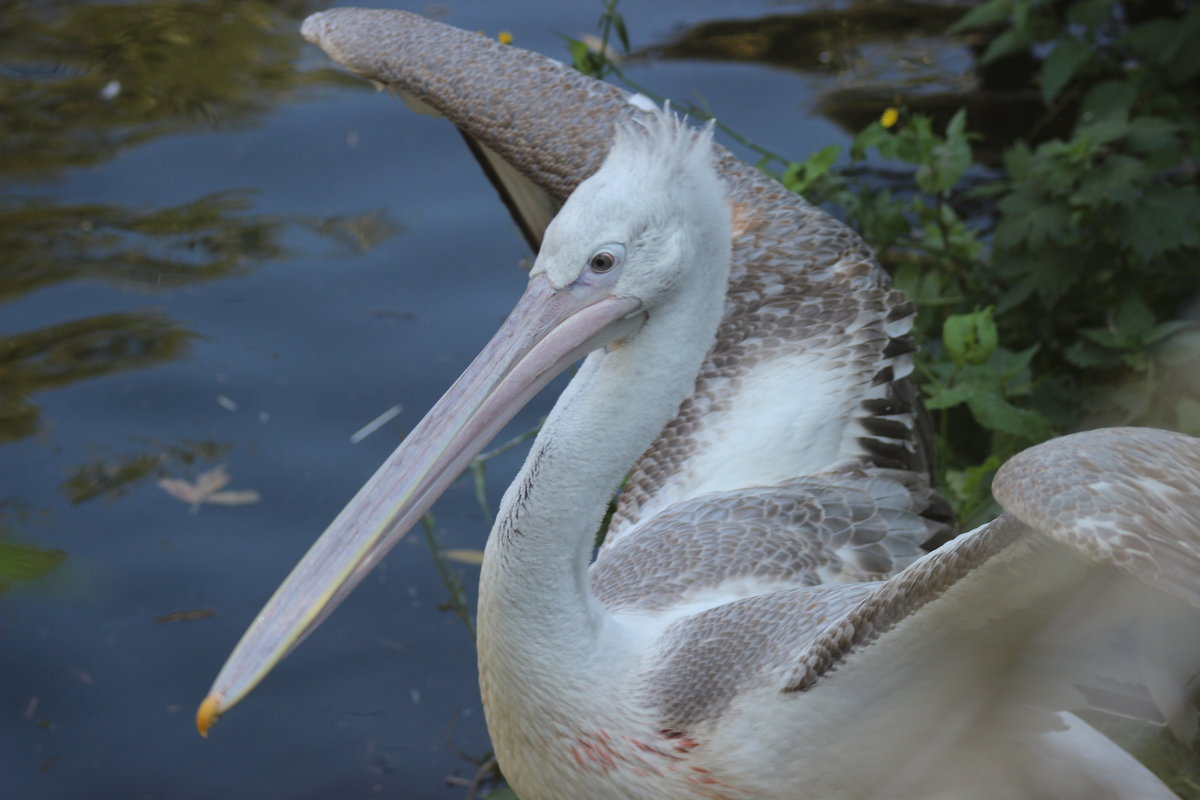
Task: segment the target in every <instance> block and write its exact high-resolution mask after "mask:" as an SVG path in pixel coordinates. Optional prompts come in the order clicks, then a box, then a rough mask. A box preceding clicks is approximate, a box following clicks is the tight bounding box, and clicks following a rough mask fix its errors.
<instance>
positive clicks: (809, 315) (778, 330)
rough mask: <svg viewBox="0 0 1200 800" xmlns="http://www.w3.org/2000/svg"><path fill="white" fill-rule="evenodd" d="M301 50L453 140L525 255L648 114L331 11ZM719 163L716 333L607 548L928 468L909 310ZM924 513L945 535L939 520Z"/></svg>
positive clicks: (807, 216) (307, 29) (856, 253)
mask: <svg viewBox="0 0 1200 800" xmlns="http://www.w3.org/2000/svg"><path fill="white" fill-rule="evenodd" d="M303 33H304V35H305V37H307V38H308V39H309V40H310V41H313V42H315V43H316V44H318V45H320V46H321V47H322V48H323V49H324V50H325V51H326V52H327V53H328V54H329V55H330V57H332V58H333V59H334V60H336V61H338V62H340V63H341V64H343V65H345V66H346V67H348V68H349V69H350V70H352V71H354V72H356V73H358V74H360V75H363V76H364V77H367V78H370V79H372V80H374V81H378V82H380V83H383V84H385V85H387V86H389V87H391V88H392V89H394V90H396V91H397V92H399V93H401V95H402V96H404V97H406V98H408V99H409V100H410V101H413V102H415V103H416V104H417V105H419V106H420V107H421V108H423V109H427V110H432V111H434V112H436V113H438V114H440V115H442V116H445V117H446V118H447V119H449V120H450V121H451V122H452V123H454V125H456V126H457V127H458V128H459V130H460V131H461V132H462V133H463V135H464V136H465V137H467V139H468V141H469V142H471V143H472V147H473V149H474V150H475V152H476V153H477V155H479V156H480V157H481V158H480V160H481V162H483V163H485V164H486V165H487V170H488V172H489V175H491V176H492V177H493V181H494V182H495V183H496V184H497V185H498V186H499V187H501V191H502V195H503V196H504V197H505V199H506V202H507V203H508V204H509V207H510V209H513V210H514V215H515V216H516V217H517V219H518V221H519V223H520V225H521V227H522V230H523V231H525V234H526V237H527V238H528V239H529V240H530V242H531V243H534V244H536V242H537V241H539V240H540V232H541V231H542V230H544V227H545V223H546V221H547V220H548V218H549V215H550V214H551V213H552V212H553V210H555V209H556V208H557V204H558V203H561V201H562V200H564V199H565V198H566V197H567V195H568V194H570V192H571V191H572V190H573V189H574V188H575V186H576V185H577V184H578V183H579V182H580V181H581V180H583V179H584V178H585V177H587V176H588V175H589V174H591V173H592V172H593V171H594V170H595V169H596V167H597V166H598V165H599V163H600V161H601V159H602V158H603V156H604V154H605V151H606V148H607V147H608V144H609V142H610V141H611V138H612V130H613V126H614V125H615V124H616V123H618V122H619V121H621V120H624V119H626V118H628V117H629V116H631V115H633V114H638V113H643V111H644V109H645V104H646V102H647V101H646V100H645V98H642V97H640V96H637V95H629V94H628V93H626V92H623V91H621V90H620V89H618V88H616V87H614V86H611V85H608V84H605V83H602V82H600V81H596V80H593V79H591V78H588V77H586V76H584V75H582V74H581V73H579V72H577V71H576V70H574V69H571V68H569V67H567V66H565V65H563V64H560V63H558V62H556V61H553V60H551V59H549V58H546V57H545V56H542V55H538V54H536V53H530V52H528V51H524V50H521V49H519V48H516V47H512V46H508V45H502V44H499V43H498V42H495V41H492V40H490V39H488V38H486V37H483V36H480V35H478V34H473V33H469V32H467V31H463V30H459V29H456V28H452V27H450V26H447V25H442V24H440V23H437V22H433V21H431V20H427V19H423V18H421V17H419V16H416V15H413V14H408V13H406V12H401V11H366V10H362V9H334V10H331V11H326V12H323V13H320V14H316V15H314V16H312V17H310V18H309V19H308V20H307V21H306V22H305V24H304V29H303ZM718 151H719V156H718V162H719V169H720V171H721V173H722V175H723V176H724V178H725V180H726V184H727V186H728V188H729V195H730V202H731V204H732V207H733V221H734V245H733V264H732V270H731V278H730V287H729V293H728V299H727V303H726V315H725V321H724V324H723V325H722V327H721V330H720V332H719V333H718V341H717V342H716V344H715V346H714V348H713V351H712V353H711V354H710V355H709V357H708V359H707V361H706V363H705V364H704V367H703V368H702V370H701V373H700V376H699V378H698V380H697V385H696V392H695V394H693V395H692V397H691V398H689V399H688V400H687V401H686V402H685V403H684V404H683V406H682V407H681V409H680V412H679V415H678V417H676V418H675V419H674V420H673V421H672V422H671V423H670V424H668V425H667V427H666V428H665V429H664V431H663V433H662V435H661V436H660V437H659V439H658V440H657V441H656V442H655V443H654V444H653V445H652V446H651V447H650V449H649V450H648V451H647V453H646V454H645V456H644V457H643V458H642V459H641V460H640V461H639V462H638V463H637V464H636V465H635V467H634V469H633V471H632V473H631V475H630V477H629V480H628V482H627V485H626V489H625V491H624V493H623V494H622V496H621V499H620V503H619V508H618V510H617V513H616V514H615V516H614V520H613V525H612V527H611V530H610V533H609V536H608V539H607V543H606V547H608V546H612V545H614V544H615V543H616V542H618V541H620V540H621V539H622V538H623V537H624V536H625V535H626V534H627V533H629V532H630V531H631V530H633V528H634V527H635V526H636V524H638V523H639V522H641V521H644V520H647V519H649V518H651V517H653V516H654V515H655V514H657V513H659V512H662V511H664V510H666V509H667V508H669V507H671V506H673V505H675V504H676V503H680V502H684V501H688V500H692V499H695V498H698V497H700V496H702V495H708V494H711V493H714V492H718V493H719V492H730V491H736V490H739V489H746V488H756V487H763V486H773V485H780V484H783V483H785V482H787V481H789V480H792V479H794V478H796V477H798V476H804V475H817V474H820V473H823V472H827V471H830V470H837V469H845V468H852V467H858V468H863V469H869V468H884V469H892V470H904V471H908V472H911V473H912V474H913V475H914V476H917V477H919V478H920V479H921V480H923V481H925V482H928V467H929V452H930V451H929V447H928V442H927V438H926V437H925V436H924V435H923V433H922V428H921V424H920V423H921V417H920V413H921V412H920V407H919V404H918V402H917V401H916V399H915V394H914V392H913V389H912V386H911V385H910V383H909V380H908V375H909V372H910V371H911V356H912V351H913V345H912V343H911V341H910V340H909V338H908V331H909V327H910V325H911V321H912V317H913V314H914V308H913V306H912V304H911V303H909V302H908V301H907V300H906V299H905V298H904V296H903V295H902V294H901V293H900V292H897V291H894V290H892V289H891V288H890V286H889V285H888V279H887V276H886V275H885V274H884V273H883V271H882V270H881V269H880V268H879V266H878V264H877V263H876V262H875V259H874V257H873V256H872V254H871V252H870V250H869V249H868V248H867V247H866V245H865V244H863V242H862V241H861V240H860V239H859V238H858V237H857V236H856V235H855V234H854V233H853V232H851V231H850V230H849V229H848V228H846V227H845V226H843V225H842V224H841V223H839V222H837V221H836V220H834V219H833V218H832V217H830V216H829V215H827V214H826V213H825V212H823V211H821V210H820V209H817V208H815V207H813V206H811V205H809V204H808V203H806V202H805V201H804V200H803V199H802V198H800V197H799V196H797V195H795V194H793V193H791V192H788V191H786V190H785V189H784V188H783V187H782V186H780V185H779V184H778V183H776V182H775V181H773V180H771V179H769V178H767V177H766V176H764V175H763V174H761V173H760V172H758V171H757V170H755V169H753V168H751V167H749V166H747V165H745V164H743V163H742V162H741V161H739V160H738V159H736V158H735V157H734V156H733V155H731V154H730V153H728V152H726V151H724V150H722V149H720V148H718ZM797 387H799V388H797ZM927 513H928V514H929V515H930V516H931V518H935V519H937V520H939V521H941V522H944V521H946V520H947V519H948V518H949V517H948V512H947V509H946V507H945V505H944V504H940V503H932V504H930V505H929V506H928V507H927ZM655 529H656V530H662V527H661V526H657V527H656V528H655Z"/></svg>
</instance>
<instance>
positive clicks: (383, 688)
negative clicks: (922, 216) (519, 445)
mask: <svg viewBox="0 0 1200 800" xmlns="http://www.w3.org/2000/svg"><path fill="white" fill-rule="evenodd" d="M397 5H405V4H397ZM321 7H323V6H322V5H321V4H317V3H312V4H305V3H301V2H292V3H277V4H274V5H267V4H259V3H232V2H229V3H218V2H196V3H188V4H176V3H150V2H148V3H134V4H123V5H113V6H109V5H101V4H79V3H61V4H53V3H44V4H40V5H29V4H12V3H0V9H6V10H4V11H3V12H2V13H0V18H2V21H0V48H2V50H0V59H2V62H0V80H3V81H4V82H5V85H6V86H8V87H10V91H8V92H7V94H6V96H5V97H3V99H2V102H3V104H4V106H3V108H2V109H0V117H2V118H3V120H4V121H0V125H2V126H3V129H4V133H3V139H0V170H2V172H0V182H2V184H0V211H2V212H3V215H4V217H3V219H4V221H3V223H2V224H0V245H2V246H3V248H4V252H3V253H2V254H0V262H3V263H0V337H4V338H0V348H3V349H0V544H5V545H14V544H20V545H23V546H26V547H28V548H32V549H33V551H32V552H31V551H20V552H19V553H18V552H17V551H14V550H13V549H12V548H11V547H10V548H9V549H8V550H4V551H0V586H3V587H5V588H7V589H8V591H7V592H6V593H4V594H2V595H0V798H3V800H9V799H10V798H83V797H88V798H92V797H121V798H211V797H234V798H240V797H285V798H309V797H311V798H339V797H345V798H354V797H364V796H370V795H375V794H384V795H389V796H399V797H411V798H427V797H428V798H440V797H445V798H457V797H463V796H464V795H465V789H464V788H463V787H462V786H460V785H459V786H456V785H448V784H447V783H446V781H445V778H446V776H458V777H460V778H463V777H467V778H469V777H470V776H471V775H472V774H473V773H474V771H475V766H474V765H473V764H472V763H471V762H469V761H468V760H467V759H466V757H465V756H464V755H463V754H465V755H469V756H471V757H479V756H482V755H484V754H485V753H486V752H487V750H488V742H487V736H486V732H485V730H484V725H483V720H482V714H481V710H480V706H479V700H478V696H477V689H476V686H475V667H474V654H473V648H472V643H471V640H470V638H469V636H468V634H467V632H466V631H465V629H464V627H463V625H462V624H461V622H460V621H459V620H458V619H457V618H455V617H454V616H453V615H452V614H449V613H445V612H442V611H439V610H438V606H439V604H441V603H443V602H444V601H445V600H446V597H447V591H446V589H445V588H444V587H443V586H442V584H441V582H440V581H439V580H438V578H437V576H436V574H435V571H434V569H433V564H432V561H431V557H430V554H429V551H428V549H427V547H426V545H425V544H424V542H423V540H422V539H421V538H420V536H419V533H417V534H414V535H411V536H410V537H409V538H408V539H407V540H406V541H405V542H403V543H402V544H401V545H400V546H399V548H398V549H397V550H396V551H395V552H394V553H393V554H392V555H391V556H390V557H389V558H388V559H387V560H386V561H385V563H384V564H383V565H382V567H381V568H380V569H379V570H378V571H377V572H376V573H375V574H374V575H373V576H372V577H370V578H369V579H368V580H367V581H366V582H365V584H364V585H363V586H362V587H361V588H360V589H359V590H358V591H357V592H356V593H355V594H354V595H353V596H352V597H351V598H350V600H349V601H348V602H347V603H346V604H345V605H344V607H343V608H342V609H341V610H340V611H339V612H338V613H337V614H335V615H334V616H333V617H332V618H331V619H330V621H329V622H328V623H327V624H326V625H325V626H324V627H323V628H321V629H320V630H319V631H318V632H317V633H316V634H314V635H313V636H312V637H311V638H310V639H309V640H308V641H307V642H306V643H305V644H304V646H303V647H301V648H300V649H299V650H298V651H297V652H296V653H295V654H294V655H292V656H291V657H290V658H289V659H288V660H287V662H285V664H284V665H283V666H282V667H281V668H280V669H278V670H277V672H276V673H275V674H273V675H272V676H271V677H270V678H269V679H268V680H267V682H266V683H265V684H264V685H263V686H262V687H261V688H260V689H259V690H258V691H256V692H255V693H254V694H253V695H251V697H250V698H249V699H248V700H246V701H245V702H244V703H243V704H242V705H241V706H240V707H239V708H238V709H237V710H236V711H235V712H234V713H232V714H231V715H230V716H229V717H227V718H225V719H224V720H223V721H222V722H221V724H220V725H219V726H218V727H217V728H216V729H215V731H214V733H213V735H212V736H211V737H210V738H209V739H208V740H202V739H201V738H199V736H198V735H197V734H196V732H195V728H194V727H193V721H192V720H193V713H194V709H195V705H196V703H197V702H198V701H199V700H200V699H201V698H202V697H203V695H204V693H205V691H206V689H207V687H208V685H209V683H210V682H211V680H212V678H213V677H214V676H215V674H216V672H217V670H218V668H219V667H220V665H221V663H222V662H223V661H224V659H225V657H226V655H227V654H228V653H229V651H230V649H231V648H232V646H233V645H234V643H235V642H236V640H237V638H238V636H239V635H240V634H241V632H242V630H243V629H244V628H245V626H246V624H247V623H248V622H249V620H250V619H251V617H252V616H253V614H254V613H255V612H256V611H257V610H258V608H259V607H260V606H261V604H262V603H263V601H264V600H265V599H266V597H267V596H268V594H269V593H270V591H271V590H273V588H274V587H275V586H276V585H277V584H278V582H279V581H280V580H281V579H282V578H283V577H284V575H285V574H286V573H287V571H288V570H289V569H290V568H291V566H292V565H293V564H294V563H295V562H296V560H297V559H298V558H299V557H300V555H301V554H302V553H303V552H304V550H305V549H306V548H307V547H308V545H309V544H310V543H311V541H312V540H313V539H314V537H315V536H316V535H317V534H318V533H319V532H320V531H321V530H322V529H323V527H324V526H325V524H326V523H327V522H328V521H329V520H330V519H332V517H333V516H334V514H335V513H336V512H337V511H338V510H339V509H340V508H341V506H342V505H343V504H344V503H345V502H346V501H347V500H348V499H349V498H350V496H351V495H352V494H353V492H354V491H355V489H356V488H357V487H358V486H359V485H360V484H361V482H362V481H363V480H365V479H366V478H367V477H368V476H369V475H370V473H371V472H372V471H373V470H374V468H375V467H376V466H377V465H378V464H379V462H380V461H381V460H382V459H383V458H384V456H385V455H386V454H387V453H388V452H389V451H390V450H391V449H392V448H393V447H394V446H395V444H396V442H397V440H398V438H399V436H400V435H401V433H402V432H403V430H405V429H407V428H409V427H411V426H412V425H413V424H414V423H415V422H416V421H417V420H418V419H419V418H420V416H421V414H422V413H423V412H424V410H425V409H426V408H428V406H429V405H430V404H431V403H432V402H433V401H434V400H435V399H436V398H437V396H438V395H439V394H440V392H441V391H442V390H443V389H444V388H445V387H447V386H448V385H449V384H450V382H451V381H452V380H453V378H454V377H455V375H456V374H457V373H458V371H459V370H460V369H461V368H462V367H463V366H465V365H466V364H467V363H468V361H469V360H470V358H471V357H472V356H473V354H474V353H475V352H476V351H477V349H478V348H479V347H480V346H481V345H482V344H483V343H484V342H485V341H486V340H487V338H488V337H489V335H490V334H491V333H492V332H493V330H494V329H495V327H496V325H497V324H498V323H499V321H500V320H501V319H502V318H503V316H504V314H505V313H506V311H507V309H508V308H509V306H510V305H511V303H512V302H513V301H514V300H515V299H516V297H517V296H518V295H519V293H520V290H521V287H522V284H523V275H522V272H521V270H520V269H519V266H518V265H519V262H520V261H521V259H523V258H526V257H528V256H529V253H528V251H527V249H526V246H525V244H524V242H523V240H522V238H521V236H520V234H519V232H518V231H517V229H516V228H515V227H514V226H513V225H512V223H511V222H510V221H509V219H508V218H507V216H506V213H505V211H504V209H503V207H502V206H501V204H500V203H499V202H498V201H497V200H496V198H495V196H494V193H493V192H492V190H491V188H490V186H489V185H488V184H487V183H486V181H485V179H484V178H483V176H482V175H481V173H480V172H479V171H478V170H477V168H476V167H475V165H474V163H473V162H472V160H471V158H470V156H469V155H468V153H467V151H466V149H465V147H464V146H463V145H462V143H461V141H460V140H459V139H458V137H457V136H456V135H454V134H453V132H452V131H451V129H450V128H449V126H448V123H445V122H444V121H440V120H435V119H431V118H428V117H420V116H416V115H414V114H412V113H410V112H409V111H408V110H407V109H405V108H404V106H403V105H402V104H400V103H399V102H397V101H394V100H392V99H390V98H388V97H387V96H384V95H380V94H377V93H375V92H373V91H371V90H370V89H369V87H365V86H363V85H360V84H358V83H355V82H352V81H348V80H339V79H338V78H337V77H336V76H335V75H334V74H333V73H332V71H326V67H327V62H326V61H325V59H324V57H323V56H322V55H321V54H320V53H319V52H318V51H316V50H315V48H311V47H309V46H307V45H301V44H300V40H299V37H298V34H297V33H296V29H297V27H298V22H299V20H300V19H301V18H302V17H303V16H304V14H305V13H307V12H309V11H314V10H319V8H321ZM406 7H409V8H411V9H412V10H417V11H426V12H434V13H436V14H437V15H439V16H440V18H441V19H443V21H445V22H448V23H450V24H454V25H458V26H461V27H465V28H468V29H476V30H482V31H485V32H487V33H488V34H489V35H495V34H496V33H497V32H499V31H501V30H509V31H511V32H512V33H513V35H514V37H515V43H516V44H517V45H518V46H522V47H526V48H530V49H534V50H539V51H542V52H545V53H548V54H551V55H554V56H556V57H564V55H565V45H564V43H563V41H562V39H561V38H560V37H559V35H558V34H559V33H560V32H562V33H566V34H570V35H580V34H583V33H591V32H592V31H593V30H594V24H595V20H596V17H597V16H598V15H599V12H600V4H599V3H598V2H590V1H589V2H572V3H553V4H552V3H541V2H533V1H532V0H527V1H526V2H508V3H496V2H448V3H439V4H437V5H436V6H424V5H421V4H411V5H408V6H406ZM623 10H624V12H625V16H626V19H627V21H628V23H629V28H630V31H631V33H632V36H633V39H634V44H635V46H637V47H641V46H648V45H650V44H654V43H657V42H661V41H663V40H664V39H666V38H667V37H668V36H669V35H670V34H672V33H673V32H676V31H679V30H681V29H683V28H684V27H686V26H688V25H691V24H694V23H697V22H700V21H704V20H712V19H720V18H727V17H755V16H760V15H763V14H767V13H778V12H779V10H780V9H779V7H778V6H777V5H775V3H774V2H769V1H768V0H762V1H761V2H753V3H747V2H737V1H736V0H709V1H708V2H695V0H686V1H685V0H672V1H671V2H654V3H639V4H635V3H629V4H628V8H624V9H623ZM628 71H629V73H630V75H631V76H632V77H633V78H635V79H636V80H638V81H640V82H643V83H644V84H646V85H648V86H650V87H653V88H654V89H655V90H657V91H659V92H661V93H663V94H666V95H668V96H672V97H675V98H679V99H686V100H700V101H702V102H704V103H706V104H707V105H709V106H711V107H712V108H713V109H714V110H715V111H716V112H717V113H718V114H719V115H720V116H721V117H722V119H723V120H725V121H727V122H729V123H731V124H733V125H734V126H735V127H736V128H738V129H739V130H740V131H741V132H743V133H744V134H746V135H748V136H750V137H752V138H753V139H755V140H757V141H758V142H760V143H761V144H763V145H765V146H768V147H770V148H773V149H775V150H778V151H780V152H784V153H788V154H791V155H792V156H793V157H803V156H806V155H807V154H808V153H810V152H812V151H813V150H815V149H817V148H819V147H822V146H824V145H826V144H829V143H840V142H844V141H845V137H844V136H843V135H842V134H841V133H839V131H838V130H837V129H836V127H835V126H834V125H833V124H831V123H829V122H826V121H824V120H822V119H820V118H819V117H816V116H814V115H813V114H812V113H811V107H812V103H813V92H814V85H815V84H814V79H813V77H812V75H811V74H809V75H806V74H803V73H800V72H795V71H788V70H785V69H782V68H779V67H769V66H763V65H758V64H754V63H736V62H716V61H713V62H704V61H698V60H683V61H663V60H658V61H649V62H641V63H635V64H632V65H630V67H629V70H628ZM18 88H19V90H20V91H17V89H18ZM555 388H561V384H559V385H558V386H556V387H555ZM547 403H548V400H547V397H543V398H541V399H540V400H539V401H538V402H537V403H535V404H534V405H533V406H532V407H531V408H530V409H528V410H527V411H526V412H525V413H524V414H523V415H522V416H521V417H519V418H518V419H517V420H516V421H515V422H514V423H513V426H512V432H517V431H520V430H524V429H525V428H528V427H529V426H530V425H531V424H532V422H533V421H534V420H535V419H536V418H537V417H538V416H539V415H540V414H541V413H544V409H545V408H546V406H547ZM395 404H400V405H401V406H402V407H403V412H402V413H401V414H400V415H399V417H397V418H396V419H395V420H394V421H392V422H391V423H389V424H387V425H385V426H384V427H383V428H382V429H380V430H379V431H378V432H376V433H375V434H373V435H372V436H370V437H368V438H367V439H365V440H364V441H362V442H361V443H359V444H351V443H350V441H349V438H350V436H351V434H352V433H354V432H355V431H356V430H358V429H359V428H360V427H362V426H363V425H365V424H366V423H368V422H370V421H371V420H372V419H374V418H375V417H376V416H377V415H379V414H381V413H383V412H384V411H386V410H387V409H388V408H389V407H391V406H393V405H395ZM518 458H519V454H517V453H514V454H513V455H512V456H510V457H508V458H504V459H500V460H498V461H497V462H495V463H494V464H493V466H492V469H491V473H490V474H491V486H490V488H491V494H492V499H493V501H494V500H495V499H496V498H498V496H499V493H500V491H502V489H503V487H504V485H505V480H506V476H507V475H510V474H511V471H512V470H513V469H514V468H515V464H516V461H517V459H518ZM219 465H224V468H225V470H226V471H227V473H228V475H229V477H230V480H229V483H228V485H227V486H226V487H224V488H225V489H226V490H235V491H243V492H244V491H250V490H253V491H255V492H257V493H259V497H260V499H259V501H258V502H254V503H248V504H244V505H233V506H220V505H213V504H207V503H206V504H202V505H201V506H200V507H199V508H198V509H197V510H196V513H191V510H190V509H189V506H188V505H187V504H185V503H184V502H181V501H180V500H178V499H176V498H174V497H172V496H170V495H169V494H168V493H167V492H166V491H164V490H163V489H162V488H160V486H159V485H158V481H159V480H160V479H162V478H177V479H186V480H191V481H194V480H196V479H197V478H198V476H200V475H202V474H204V473H206V472H209V471H210V470H212V469H213V468H215V467H217V466H219ZM242 499H245V496H243V497H242ZM435 510H436V513H437V515H438V521H439V526H440V529H441V532H442V537H443V540H444V544H445V546H447V547H460V548H478V547H482V544H483V540H484V537H485V534H486V527H487V526H486V524H485V523H484V520H483V516H482V513H481V511H480V509H479V508H478V506H477V505H476V504H475V502H474V500H473V499H472V495H471V489H470V485H469V482H468V481H466V480H460V481H459V482H458V484H457V485H456V487H455V489H454V490H453V491H452V492H451V493H450V494H449V495H448V496H447V497H446V498H445V499H444V500H443V501H442V502H441V503H440V504H439V506H438V507H437V508H436V509H435ZM18 561H19V564H18ZM18 566H20V567H22V568H23V569H24V573H23V574H25V575H26V576H27V577H28V576H31V575H33V574H34V573H37V572H40V571H43V570H48V571H46V572H45V574H43V575H41V576H40V577H37V578H31V579H28V580H16V579H14V578H13V576H12V572H13V570H14V569H16V568H17V567H18ZM456 568H457V569H459V570H460V571H461V572H462V573H463V576H464V582H465V583H466V585H467V586H468V589H469V593H470V595H471V597H470V602H471V603H472V604H473V603H474V585H475V582H476V579H477V568H475V567H471V566H458V567H456ZM180 612H194V613H183V614H180ZM170 615H177V616H174V617H173V616H170Z"/></svg>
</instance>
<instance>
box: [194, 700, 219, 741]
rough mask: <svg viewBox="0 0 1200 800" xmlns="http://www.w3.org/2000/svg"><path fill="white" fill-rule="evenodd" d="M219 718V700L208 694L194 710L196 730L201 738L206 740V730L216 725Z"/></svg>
mask: <svg viewBox="0 0 1200 800" xmlns="http://www.w3.org/2000/svg"><path fill="white" fill-rule="evenodd" d="M220 716H221V698H220V697H219V696H218V695H215V694H210V695H209V696H208V697H206V698H204V702H203V703H201V704H200V707H199V708H198V709H196V730H198V731H200V735H201V736H203V737H205V738H208V729H209V728H211V727H212V726H213V725H215V724H217V719H218V718H219V717H220Z"/></svg>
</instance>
